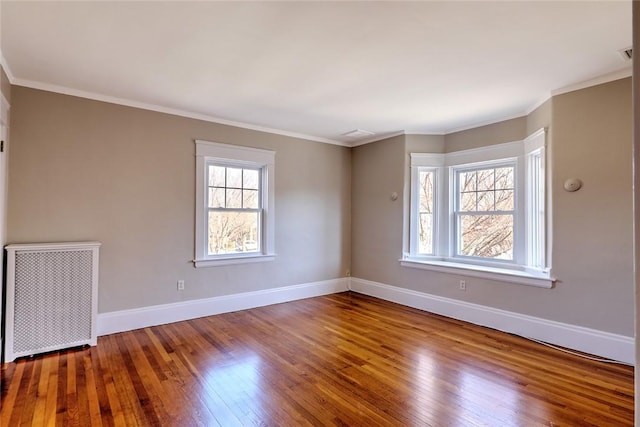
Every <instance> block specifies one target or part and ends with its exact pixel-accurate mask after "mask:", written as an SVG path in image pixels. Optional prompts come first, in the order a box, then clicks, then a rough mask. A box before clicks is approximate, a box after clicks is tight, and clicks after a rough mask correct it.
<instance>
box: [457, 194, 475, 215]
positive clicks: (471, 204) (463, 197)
mask: <svg viewBox="0 0 640 427" xmlns="http://www.w3.org/2000/svg"><path fill="white" fill-rule="evenodd" d="M460 210H461V211H475V210H476V193H475V192H474V193H461V194H460Z"/></svg>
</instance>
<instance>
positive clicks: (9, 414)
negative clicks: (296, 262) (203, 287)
mask: <svg viewBox="0 0 640 427" xmlns="http://www.w3.org/2000/svg"><path fill="white" fill-rule="evenodd" d="M1 372H2V403H1V404H2V408H1V410H0V425H1V426H3V427H4V426H19V425H27V426H28V425H34V426H40V425H72V426H89V425H91V426H97V425H105V426H111V425H115V426H129V425H131V426H135V425H139V426H153V425H163V426H217V425H222V426H239V425H259V426H304V425H316V426H319V425H339V426H344V425H350V426H378V425H383V426H631V425H633V368H631V367H628V366H621V365H615V364H604V363H599V362H593V361H589V360H586V359H583V358H579V357H577V356H572V355H568V354H565V353H562V352H559V351H557V350H553V349H550V348H548V347H545V346H542V345H540V344H536V343H532V342H530V341H527V340H525V339H522V338H519V337H515V336H512V335H508V334H503V333H500V332H497V331H493V330H490V329H486V328H482V327H478V326H474V325H470V324H467V323H464V322H460V321H456V320H452V319H448V318H445V317H440V316H436V315H431V314H428V313H425V312H422V311H418V310H414V309H411V308H407V307H402V306H399V305H395V304H392V303H388V302H385V301H381V300H377V299H374V298H370V297H366V296H363V295H359V294H355V293H342V294H335V295H329V296H324V297H318V298H312V299H306V300H301V301H296V302H290V303H286V304H279V305H274V306H269V307H263V308H257V309H252V310H246V311H241V312H236V313H229V314H223V315H218V316H212V317H206V318H201V319H196V320H190V321H186V322H180V323H174V324H169V325H164V326H157V327H153V328H145V329H140V330H136V331H131V332H125V333H120V334H114V335H109V336H104V337H100V338H99V340H98V345H97V346H96V347H93V348H90V349H80V350H68V351H64V352H60V353H53V354H48V355H44V356H37V357H35V358H33V359H21V360H18V362H17V363H8V364H5V365H4V366H3V367H2V371H1Z"/></svg>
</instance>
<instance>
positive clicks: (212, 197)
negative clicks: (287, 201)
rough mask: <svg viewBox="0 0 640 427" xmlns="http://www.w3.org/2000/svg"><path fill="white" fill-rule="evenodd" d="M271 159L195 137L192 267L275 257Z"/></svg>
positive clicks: (263, 153)
mask: <svg viewBox="0 0 640 427" xmlns="http://www.w3.org/2000/svg"><path fill="white" fill-rule="evenodd" d="M274 159H275V153H274V152H273V151H269V150H261V149H255V148H248V147H240V146H233V145H226V144H217V143H212V142H206V141H196V239H195V241H196V250H195V252H196V259H195V265H196V267H202V266H214V265H224V264H232V263H240V262H255V261H268V260H270V259H273V256H274V254H273V224H274V221H273V194H274V191H273V182H272V180H273V172H274Z"/></svg>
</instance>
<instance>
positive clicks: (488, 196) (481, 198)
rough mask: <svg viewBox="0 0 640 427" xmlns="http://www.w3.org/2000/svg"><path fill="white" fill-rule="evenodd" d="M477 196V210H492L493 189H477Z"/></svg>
mask: <svg viewBox="0 0 640 427" xmlns="http://www.w3.org/2000/svg"><path fill="white" fill-rule="evenodd" d="M477 195H478V196H477V197H478V210H479V211H492V210H494V208H495V203H494V195H495V193H494V192H493V191H479V192H478V193H477Z"/></svg>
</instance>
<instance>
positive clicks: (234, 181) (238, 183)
mask: <svg viewBox="0 0 640 427" xmlns="http://www.w3.org/2000/svg"><path fill="white" fill-rule="evenodd" d="M227 187H232V188H242V169H237V168H227Z"/></svg>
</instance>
